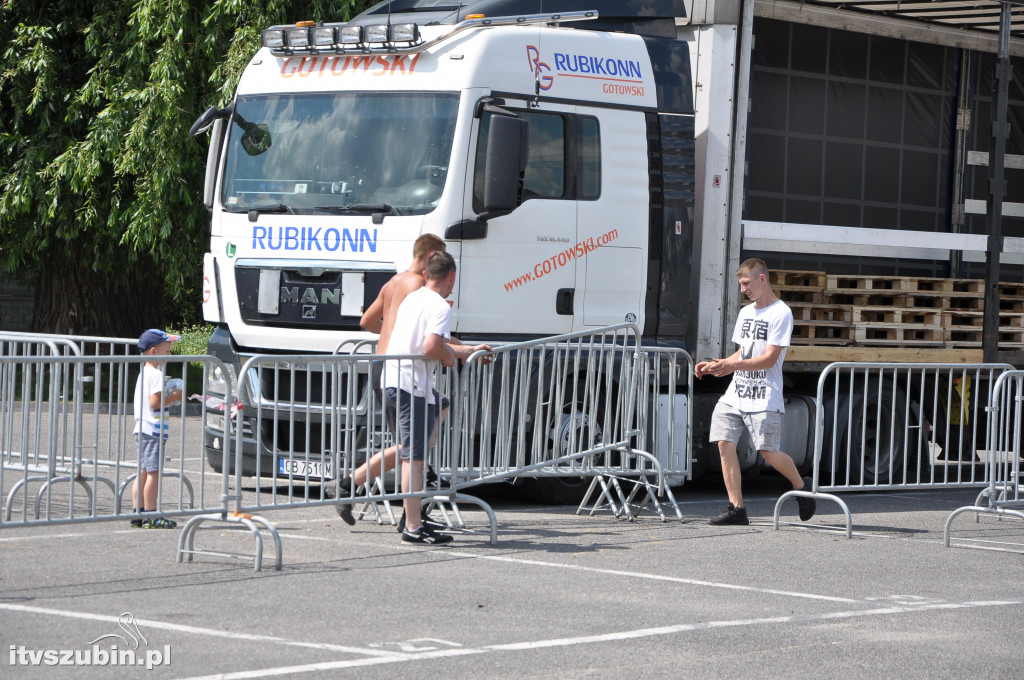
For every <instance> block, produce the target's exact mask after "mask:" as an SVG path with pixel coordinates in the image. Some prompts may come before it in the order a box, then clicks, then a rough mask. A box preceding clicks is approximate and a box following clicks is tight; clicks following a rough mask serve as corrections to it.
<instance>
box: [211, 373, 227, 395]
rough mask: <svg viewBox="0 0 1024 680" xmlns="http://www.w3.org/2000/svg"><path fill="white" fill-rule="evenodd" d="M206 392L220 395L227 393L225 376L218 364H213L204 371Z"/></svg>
mask: <svg viewBox="0 0 1024 680" xmlns="http://www.w3.org/2000/svg"><path fill="white" fill-rule="evenodd" d="M206 393H207V394H221V395H226V394H227V393H228V381H227V376H225V375H224V371H222V370H221V368H220V366H213V367H212V368H210V370H208V371H207V372H206Z"/></svg>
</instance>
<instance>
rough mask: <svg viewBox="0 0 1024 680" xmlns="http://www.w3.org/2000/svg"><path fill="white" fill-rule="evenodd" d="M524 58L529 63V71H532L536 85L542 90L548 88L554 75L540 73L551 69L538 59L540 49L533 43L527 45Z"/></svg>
mask: <svg viewBox="0 0 1024 680" xmlns="http://www.w3.org/2000/svg"><path fill="white" fill-rule="evenodd" d="M526 59H527V60H528V61H529V63H530V71H532V72H533V75H534V77H535V78H536V79H537V87H538V88H540V89H542V90H550V89H551V86H552V85H554V83H555V77H554V76H548V75H544V76H542V75H541V73H548V72H549V71H551V67H550V66H548V65H547V64H545V63H544V62H543V61H541V60H540V50H539V49H537V48H536V47H534V46H533V45H527V46H526Z"/></svg>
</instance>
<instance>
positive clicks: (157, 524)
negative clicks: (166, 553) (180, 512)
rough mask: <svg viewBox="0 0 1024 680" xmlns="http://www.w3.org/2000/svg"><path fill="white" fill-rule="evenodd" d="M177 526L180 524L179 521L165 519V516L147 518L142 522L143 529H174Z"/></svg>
mask: <svg viewBox="0 0 1024 680" xmlns="http://www.w3.org/2000/svg"><path fill="white" fill-rule="evenodd" d="M176 526H178V523H177V522H175V521H174V520H170V519H164V518H163V517H156V518H154V519H147V520H146V521H145V522H143V523H142V528H143V529H173V528H174V527H176Z"/></svg>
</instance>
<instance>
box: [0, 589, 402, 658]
mask: <svg viewBox="0 0 1024 680" xmlns="http://www.w3.org/2000/svg"><path fill="white" fill-rule="evenodd" d="M0 609H6V610H8V611H16V612H25V613H28V614H43V615H46V616H60V617H63V618H67V619H87V620H89V621H105V622H108V623H118V622H119V621H120V619H118V617H116V616H109V615H107V614H91V613H89V612H75V611H66V610H62V609H47V608H45V607H30V606H28V605H23V604H4V603H0ZM136 622H137V623H138V624H139V626H140V627H142V628H156V629H158V630H169V631H174V632H177V633H189V634H191V635H205V636H207V637H222V638H228V639H231V640H242V641H247V642H265V643H271V644H277V645H287V646H289V647H305V648H309V649H322V650H326V651H330V652H346V653H349V654H364V655H368V656H375V657H389V658H390V657H399V658H398V660H403V659H404V658H405V657H408V658H413V657H412V656H410V655H408V654H402V653H400V652H394V651H391V652H389V651H381V650H377V649H370V648H366V647H348V646H345V645H332V644H329V643H326V642H304V641H301V640H288V639H287V638H279V637H274V636H272V635H257V634H255V633H233V632H231V631H226V630H217V629H215V628H198V627H196V626H183V625H181V624H178V623H167V622H164V621H154V620H152V619H136Z"/></svg>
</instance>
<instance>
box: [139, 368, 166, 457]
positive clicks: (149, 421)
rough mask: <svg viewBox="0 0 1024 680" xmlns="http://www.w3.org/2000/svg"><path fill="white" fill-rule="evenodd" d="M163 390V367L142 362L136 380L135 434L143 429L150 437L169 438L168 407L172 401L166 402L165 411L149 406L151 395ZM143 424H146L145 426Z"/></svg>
mask: <svg viewBox="0 0 1024 680" xmlns="http://www.w3.org/2000/svg"><path fill="white" fill-rule="evenodd" d="M163 391H164V371H163V368H154V367H153V366H150V365H149V364H142V369H141V371H140V372H139V378H138V380H136V381H135V430H134V434H138V433H139V431H140V430H141V431H142V433H143V434H147V435H149V436H150V437H162V438H164V439H167V437H168V435H169V434H170V416H169V412H168V409H167V408H166V407H167V406H170V405H171V404H170V402H169V401H168V402H166V403H165V408H164V409H163V411H160V410H157V411H154V410H153V409H151V408H150V407H149V397H150V396H151V395H153V394H160V393H161V392H163ZM143 425H144V426H145V427H144V428H143Z"/></svg>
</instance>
